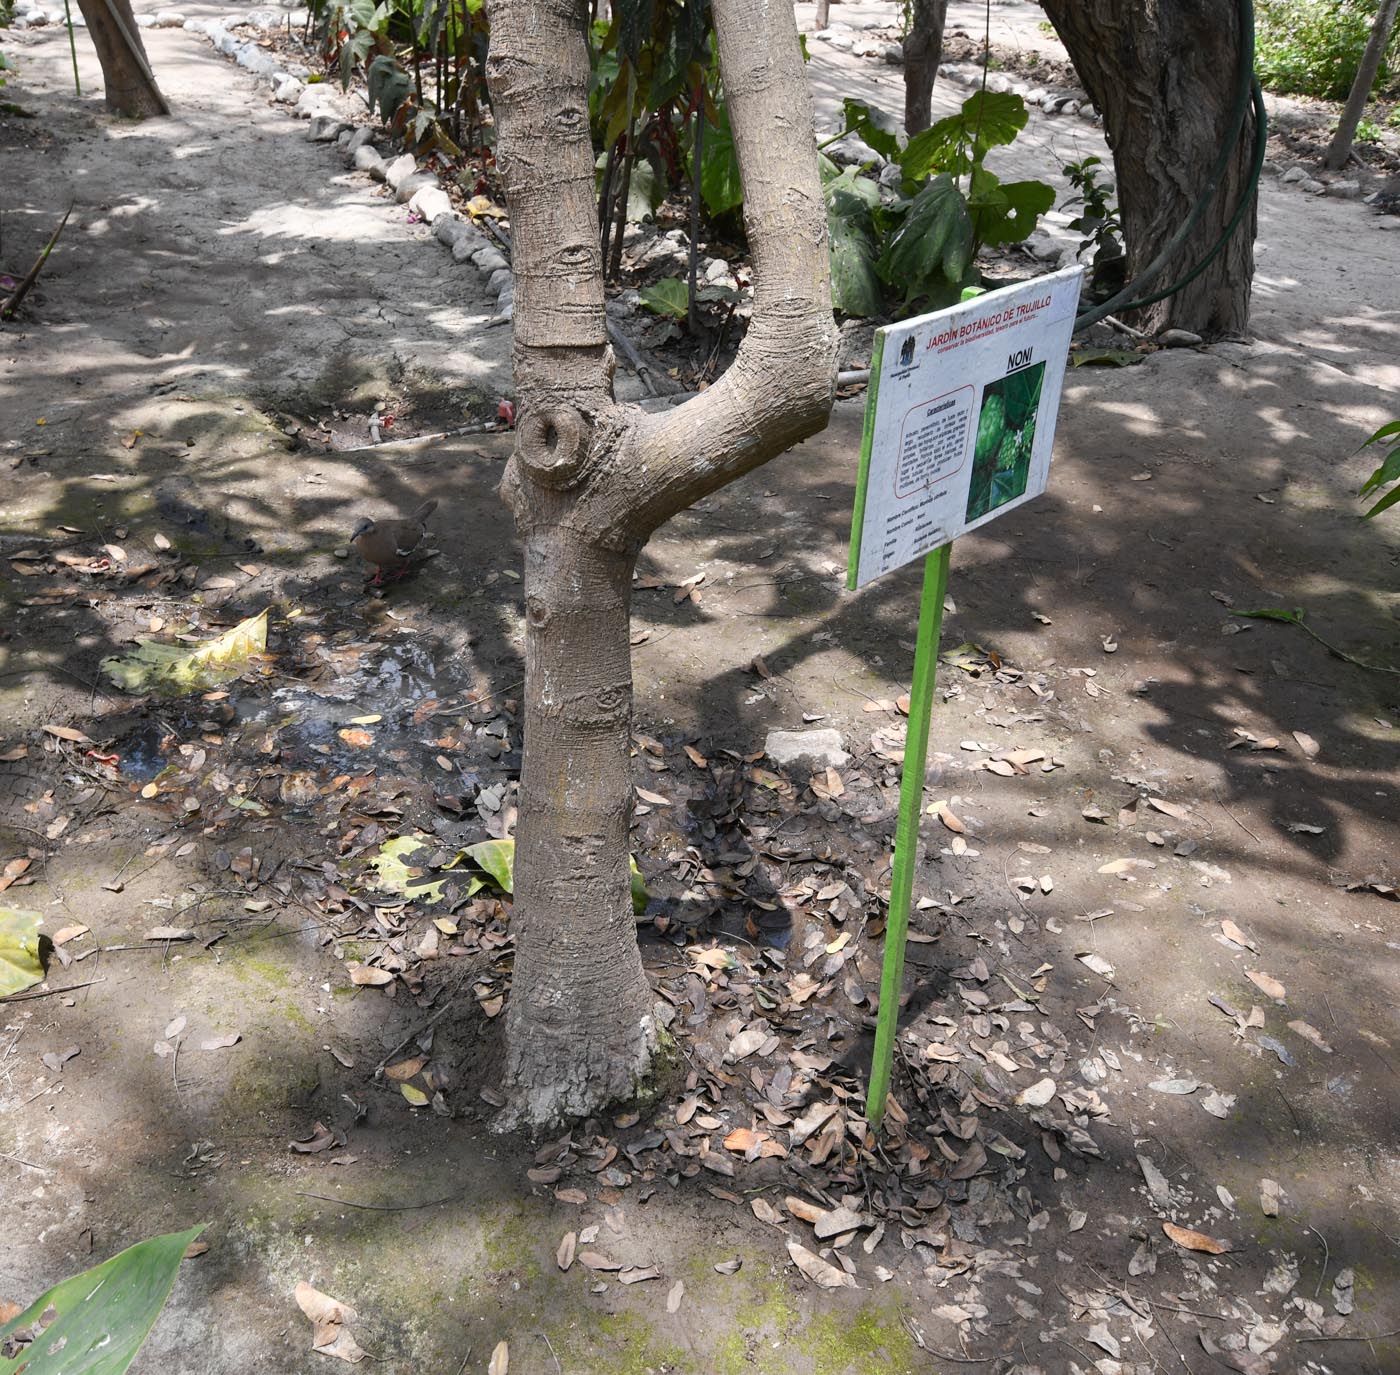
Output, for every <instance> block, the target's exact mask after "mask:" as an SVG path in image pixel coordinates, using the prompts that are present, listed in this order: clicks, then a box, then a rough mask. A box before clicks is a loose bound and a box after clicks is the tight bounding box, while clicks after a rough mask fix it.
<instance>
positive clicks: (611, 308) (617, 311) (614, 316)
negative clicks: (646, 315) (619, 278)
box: [603, 297, 632, 320]
mask: <svg viewBox="0 0 1400 1375" xmlns="http://www.w3.org/2000/svg"><path fill="white" fill-rule="evenodd" d="M603 309H604V311H606V312H607V315H608V318H609V319H610V320H625V319H627V318H628V317H629V316H630V315H631V314H632V311H631V310H630V309H629V307H628V306H627V304H626V302H625V301H620V300H618V299H617V298H616V297H614V298H613V299H612V300H611V301H609V302H608V303H607V304H606V305H605V306H604V307H603Z"/></svg>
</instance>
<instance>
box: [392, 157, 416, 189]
mask: <svg viewBox="0 0 1400 1375" xmlns="http://www.w3.org/2000/svg"><path fill="white" fill-rule="evenodd" d="M417 170H418V164H417V162H415V161H414V158H413V154H412V153H400V154H399V156H398V157H396V158H395V159H394V160H393V162H391V163H390V164H389V165H388V166H387V167H386V168H385V169H384V180H385V181H386V182H388V183H389V185H390V186H391V187H392V188H393V189H394V190H395V191H397V190H398V189H399V186H400V185H401V184H402V183H403V182H404V181H405V180H406V179H407V178H409V177H411V176H412V175H413V174H414V173H415V172H416V171H417Z"/></svg>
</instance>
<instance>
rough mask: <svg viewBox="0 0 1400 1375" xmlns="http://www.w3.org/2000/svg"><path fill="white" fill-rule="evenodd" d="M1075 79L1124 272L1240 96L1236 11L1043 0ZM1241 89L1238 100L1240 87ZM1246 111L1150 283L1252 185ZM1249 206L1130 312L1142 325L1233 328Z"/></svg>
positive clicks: (1241, 293) (1162, 240) (1219, 1)
mask: <svg viewBox="0 0 1400 1375" xmlns="http://www.w3.org/2000/svg"><path fill="white" fill-rule="evenodd" d="M1045 12H1046V14H1047V15H1048V16H1049V18H1050V21H1051V23H1053V24H1054V26H1055V30H1056V32H1057V33H1058V34H1059V35H1060V38H1061V39H1062V40H1063V42H1064V45H1065V47H1066V48H1067V49H1069V55H1070V58H1071V60H1072V61H1073V62H1074V67H1075V70H1076V71H1077V72H1078V74H1079V77H1080V80H1081V81H1083V83H1084V87H1085V89H1086V90H1087V91H1088V92H1089V95H1090V96H1091V97H1092V99H1093V102H1094V104H1095V106H1096V107H1097V108H1098V109H1099V111H1100V112H1101V113H1102V115H1103V119H1104V129H1105V132H1106V134H1107V137H1108V143H1109V147H1110V148H1111V149H1112V150H1113V162H1114V167H1115V170H1116V172H1117V185H1118V204H1119V210H1120V213H1121V216H1122V220H1123V230H1124V239H1125V241H1126V247H1127V253H1128V262H1127V275H1128V279H1129V280H1130V281H1131V280H1132V279H1133V278H1134V277H1135V276H1137V275H1138V274H1139V273H1140V272H1141V271H1142V269H1143V268H1144V267H1146V266H1147V264H1148V263H1150V262H1151V261H1152V259H1153V258H1154V257H1155V256H1156V255H1157V253H1158V252H1159V251H1160V250H1161V249H1162V248H1163V246H1164V245H1165V244H1166V243H1167V241H1168V240H1169V239H1170V238H1171V236H1172V235H1173V234H1174V233H1175V232H1176V230H1177V228H1178V227H1179V226H1180V225H1182V224H1183V223H1184V222H1185V221H1186V219H1187V218H1188V216H1189V215H1190V214H1191V211H1192V208H1193V207H1194V205H1195V203H1196V200H1197V198H1198V197H1199V196H1200V195H1201V194H1202V192H1203V190H1204V189H1205V185H1206V182H1207V180H1208V175H1209V172H1210V169H1211V168H1212V167H1213V165H1214V164H1215V162H1216V159H1217V157H1218V156H1219V153H1220V149H1221V147H1222V146H1223V145H1224V143H1225V141H1226V140H1227V139H1228V137H1229V135H1230V132H1231V129H1232V118H1233V116H1234V115H1235V112H1236V109H1237V102H1238V101H1239V100H1240V99H1241V98H1242V93H1241V91H1240V77H1239V71H1238V67H1237V63H1236V60H1235V59H1236V56H1237V55H1238V54H1239V52H1240V43H1241V41H1245V42H1248V35H1242V34H1241V33H1240V25H1239V14H1238V11H1237V10H1236V8H1235V6H1234V5H1230V4H1225V3H1223V0H1147V3H1146V4H1145V5H1143V6H1141V7H1139V6H1136V5H1133V6H1128V5H1124V4H1122V3H1121V0H1045ZM1243 98H1246V99H1247V92H1246V93H1244V95H1243ZM1253 138H1254V119H1253V115H1252V114H1251V113H1250V112H1249V110H1248V108H1246V111H1245V116H1244V126H1243V128H1242V130H1241V132H1240V136H1239V140H1238V142H1237V143H1236V145H1235V150H1234V153H1233V155H1232V156H1231V158H1230V160H1229V163H1228V165H1227V167H1226V169H1225V172H1224V175H1223V176H1222V178H1221V181H1220V184H1219V187H1218V189H1217V191H1216V193H1215V196H1214V198H1213V199H1212V200H1211V202H1210V204H1209V205H1208V206H1207V208H1206V210H1205V212H1204V214H1203V215H1202V216H1201V218H1200V220H1199V221H1198V222H1197V223H1196V225H1195V227H1194V229H1193V230H1192V232H1191V233H1190V234H1189V235H1188V237H1187V238H1186V241H1185V242H1184V243H1183V244H1182V245H1181V247H1180V248H1178V249H1177V251H1176V252H1175V253H1174V254H1173V256H1172V257H1171V259H1170V260H1169V261H1168V262H1167V264H1166V266H1165V268H1164V270H1163V271H1162V272H1161V273H1160V274H1159V275H1158V276H1156V277H1155V278H1154V279H1153V280H1152V281H1150V282H1147V283H1146V284H1145V285H1144V291H1145V292H1146V293H1148V294H1151V293H1152V292H1155V291H1160V290H1162V289H1163V288H1165V287H1168V286H1170V285H1172V284H1173V283H1174V282H1176V281H1179V280H1180V279H1181V278H1183V277H1184V276H1185V275H1186V274H1187V273H1188V272H1190V270H1191V269H1192V268H1193V267H1195V266H1196V265H1197V264H1198V263H1199V262H1200V261H1201V260H1202V259H1203V258H1204V257H1205V255H1206V254H1207V253H1208V252H1209V251H1210V249H1211V248H1212V246H1213V245H1214V244H1215V242H1216V240H1217V239H1218V238H1219V237H1220V234H1221V232H1222V230H1223V228H1224V226H1225V224H1226V223H1227V221H1228V220H1229V219H1230V217H1231V216H1232V215H1233V214H1234V212H1235V210H1236V208H1237V207H1238V206H1239V204H1240V201H1241V198H1242V197H1244V196H1252V195H1253V188H1252V187H1251V186H1250V185H1249V165H1250V157H1251V147H1252V143H1253ZM1255 222H1256V213H1255V209H1254V207H1253V206H1251V207H1250V209H1249V210H1248V211H1247V212H1246V214H1245V216H1244V219H1243V221H1242V222H1241V224H1240V225H1239V227H1238V228H1237V229H1236V230H1235V233H1234V235H1233V236H1232V237H1231V239H1230V242H1229V243H1228V244H1227V245H1226V247H1225V248H1224V250H1223V251H1222V252H1221V253H1220V254H1219V256H1218V257H1216V258H1215V260H1214V261H1213V262H1212V263H1211V264H1210V266H1209V267H1208V268H1206V270H1205V271H1204V272H1203V273H1201V275H1200V276H1198V277H1197V278H1196V279H1195V280H1194V281H1193V282H1191V283H1190V284H1189V285H1187V286H1186V287H1185V288H1184V289H1183V290H1181V291H1179V292H1177V293H1176V294H1175V295H1172V296H1168V297H1167V298H1166V300H1164V301H1159V302H1157V303H1155V304H1153V305H1150V306H1147V307H1146V308H1144V309H1142V310H1141V311H1138V312H1135V313H1134V314H1135V317H1136V318H1135V319H1134V321H1133V323H1135V324H1136V325H1138V326H1139V327H1140V328H1142V329H1144V330H1147V331H1148V332H1149V333H1156V332H1158V331H1160V330H1163V329H1167V328H1176V329H1187V330H1191V331H1193V332H1195V333H1197V334H1200V335H1202V336H1204V337H1207V338H1212V337H1220V336H1222V335H1238V334H1242V333H1243V332H1244V331H1245V329H1246V327H1247V325H1248V323H1249V295H1250V289H1251V286H1252V284H1253V279H1254V230H1255Z"/></svg>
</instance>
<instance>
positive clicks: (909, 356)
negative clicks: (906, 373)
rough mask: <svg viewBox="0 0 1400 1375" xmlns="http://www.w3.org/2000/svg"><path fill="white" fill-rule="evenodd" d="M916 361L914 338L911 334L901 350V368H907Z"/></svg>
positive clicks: (901, 346)
mask: <svg viewBox="0 0 1400 1375" xmlns="http://www.w3.org/2000/svg"><path fill="white" fill-rule="evenodd" d="M913 361H914V336H913V335H912V334H911V335H910V336H909V337H908V338H907V339H906V340H905V341H904V343H903V344H901V345H900V348H899V366H900V367H902V368H907V367H908V366H909V365H910V364H911V363H912V362H913Z"/></svg>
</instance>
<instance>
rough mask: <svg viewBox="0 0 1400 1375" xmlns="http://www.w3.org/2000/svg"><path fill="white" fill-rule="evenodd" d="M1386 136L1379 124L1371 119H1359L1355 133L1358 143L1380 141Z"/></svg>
mask: <svg viewBox="0 0 1400 1375" xmlns="http://www.w3.org/2000/svg"><path fill="white" fill-rule="evenodd" d="M1384 137H1385V133H1384V131H1383V130H1382V129H1381V126H1380V125H1379V124H1373V123H1372V122H1371V121H1370V120H1369V119H1360V120H1357V122H1356V134H1355V140H1356V142H1357V143H1379V142H1380V141H1381V139H1382V138H1384Z"/></svg>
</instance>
